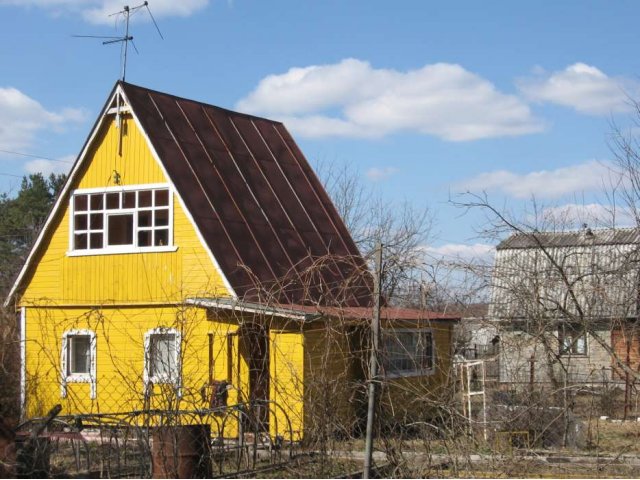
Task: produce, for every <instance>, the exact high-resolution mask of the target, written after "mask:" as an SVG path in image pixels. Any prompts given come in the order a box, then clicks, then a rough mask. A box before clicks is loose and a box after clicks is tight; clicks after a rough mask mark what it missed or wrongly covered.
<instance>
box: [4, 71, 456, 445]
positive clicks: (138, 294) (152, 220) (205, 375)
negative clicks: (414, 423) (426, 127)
mask: <svg viewBox="0 0 640 480" xmlns="http://www.w3.org/2000/svg"><path fill="white" fill-rule="evenodd" d="M372 303H373V302H372V292H371V279H370V275H369V273H368V271H367V268H366V265H365V262H364V260H363V259H362V257H361V256H360V254H359V252H358V249H357V248H356V246H355V244H354V242H353V240H352V239H351V237H350V235H349V233H348V231H347V229H346V227H345V225H344V223H343V222H342V220H341V219H340V217H339V215H338V213H337V211H336V209H335V207H334V206H333V204H332V202H331V201H330V199H329V197H328V196H327V194H326V192H325V191H324V189H323V188H322V186H321V184H320V182H319V180H318V178H317V177H316V175H315V174H314V172H313V171H312V169H311V168H310V166H309V164H308V162H307V161H306V159H305V158H304V156H303V155H302V153H301V151H300V150H299V148H298V147H297V145H296V144H295V142H294V141H293V139H292V138H291V136H290V135H289V133H288V132H287V130H286V129H285V127H284V126H283V125H282V124H281V123H278V122H274V121H270V120H266V119H263V118H258V117H254V116H249V115H243V114H240V113H236V112H232V111H228V110H224V109H221V108H218V107H214V106H211V105H207V104H204V103H201V102H196V101H192V100H187V99H184V98H179V97H175V96H172V95H168V94H165V93H160V92H156V91H153V90H149V89H146V88H142V87H139V86H135V85H132V84H128V83H124V82H117V83H116V85H115V86H114V88H113V90H112V92H111V93H110V95H109V97H108V100H107V102H106V103H105V106H104V108H103V109H102V111H101V113H100V115H99V117H98V119H97V120H96V123H95V125H94V127H93V129H92V131H91V133H90V135H89V137H88V139H87V141H86V143H85V145H84V146H83V148H82V150H81V152H80V154H79V155H78V157H77V160H76V162H75V164H74V166H73V167H72V170H71V172H70V174H69V177H68V179H67V183H66V185H65V186H64V188H63V190H62V191H61V194H60V196H59V198H58V199H57V201H56V203H55V206H54V207H53V209H52V211H51V212H50V214H49V217H48V219H47V221H46V224H45V225H44V228H43V229H42V231H41V232H40V234H39V236H38V238H37V241H36V243H35V245H34V247H33V249H32V251H31V253H30V255H29V257H28V259H27V262H26V264H25V265H24V267H23V269H22V270H21V272H20V274H19V276H18V278H17V280H16V282H15V285H14V286H13V289H12V291H11V293H10V295H9V298H8V299H7V302H6V304H7V305H11V306H15V308H16V310H17V311H18V312H19V316H20V323H21V328H20V331H21V347H22V348H21V360H22V378H21V385H22V390H21V392H22V406H23V414H24V416H25V417H31V416H36V415H40V414H42V413H43V412H45V411H47V410H48V409H49V408H50V407H51V406H52V405H55V404H57V403H61V404H62V406H63V409H64V411H63V413H67V414H74V413H119V412H131V411H136V410H143V411H144V410H145V409H147V410H148V409H154V408H158V409H180V410H192V411H196V410H201V409H207V408H210V407H211V406H212V397H215V399H216V402H219V401H221V400H220V398H222V394H223V393H225V392H226V395H228V398H227V400H226V403H227V405H236V404H240V403H243V402H244V403H246V404H247V405H252V404H257V403H260V402H261V403H262V405H267V407H266V409H265V410H264V411H263V412H262V413H261V414H260V415H261V418H262V423H263V424H264V425H266V427H265V428H269V429H270V430H271V431H272V433H278V432H279V433H280V434H283V435H284V436H285V437H291V438H292V439H294V440H297V439H300V438H301V437H302V436H303V435H304V434H305V433H306V432H308V431H310V430H311V429H312V428H315V426H317V425H318V424H320V423H323V422H324V423H323V424H324V425H326V424H327V415H333V414H335V415H336V418H339V419H340V420H339V421H338V420H336V422H335V425H336V429H339V428H351V427H352V426H353V425H354V424H355V423H356V422H357V418H358V411H359V405H360V404H361V400H362V398H361V393H362V390H363V389H362V388H361V387H362V385H363V382H364V378H365V373H364V366H363V359H364V357H365V353H366V350H367V348H366V332H367V329H366V325H367V319H368V318H370V315H371V306H372ZM452 320H453V319H452V318H448V317H446V316H445V315H439V314H434V313H431V312H424V311H416V310H398V309H391V308H385V309H384V310H383V327H384V328H385V331H386V332H387V336H386V337H383V338H384V339H385V340H384V341H383V344H384V352H385V360H384V361H383V369H384V371H385V376H386V378H387V379H388V381H389V385H391V386H390V387H389V392H390V393H389V397H388V398H392V397H393V396H394V395H400V396H402V395H403V396H404V397H402V399H401V400H400V401H401V402H402V404H403V405H404V406H405V407H406V406H407V405H411V404H412V402H413V401H414V399H415V398H418V395H417V394H411V393H410V392H412V388H413V387H411V388H408V387H409V386H415V385H418V384H422V385H424V386H425V389H426V390H425V391H429V392H431V393H434V392H437V391H438V389H439V388H440V387H442V386H443V385H444V384H445V383H446V380H447V374H448V370H449V367H450V358H451V352H450V349H451V325H452ZM390 332H392V333H393V335H391V334H390ZM220 382H226V383H227V384H228V386H226V387H225V386H224V385H225V384H224V383H222V384H221V383H220ZM221 385H222V387H223V390H224V392H223V391H222V390H220V386H221ZM393 385H397V389H396V390H394V388H395V387H394V386H393ZM216 389H217V391H215V390H216ZM393 392H396V393H393ZM407 392H409V394H410V396H409V397H407V395H408V393H407ZM216 395H218V396H216ZM398 398H401V397H398ZM216 402H213V403H214V404H215V405H214V406H220V404H219V403H216ZM420 408H421V407H416V410H417V411H418V414H419V413H420ZM223 409H224V408H223ZM318 419H322V421H320V422H319V421H318ZM285 424H287V425H288V427H287V428H288V433H287V432H285V430H286V429H285V428H283V427H282V426H283V425H285ZM278 425H280V427H278ZM338 425H340V426H339V427H338ZM236 427H237V426H234V425H231V424H229V425H228V429H229V430H228V431H225V432H223V433H224V434H225V435H226V434H229V435H233V434H234V432H236V431H237V428H236ZM223 428H227V427H223Z"/></svg>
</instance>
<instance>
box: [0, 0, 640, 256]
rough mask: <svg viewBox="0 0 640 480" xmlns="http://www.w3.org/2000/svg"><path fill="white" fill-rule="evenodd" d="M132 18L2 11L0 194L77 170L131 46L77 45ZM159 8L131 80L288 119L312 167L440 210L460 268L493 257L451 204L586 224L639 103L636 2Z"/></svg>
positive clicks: (140, 16) (438, 247)
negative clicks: (531, 205) (75, 162)
mask: <svg viewBox="0 0 640 480" xmlns="http://www.w3.org/2000/svg"><path fill="white" fill-rule="evenodd" d="M124 3H125V2H123V1H115V2H114V1H112V0H0V32H2V33H1V35H2V43H1V44H0V45H1V46H0V64H1V65H2V75H0V150H2V151H3V152H0V173H1V174H2V175H0V190H1V191H4V192H14V191H15V189H16V188H17V186H18V185H19V181H20V179H19V177H20V176H21V175H24V174H25V173H28V172H31V171H35V170H40V169H44V170H47V171H50V170H51V169H55V170H56V171H64V170H65V169H66V168H68V167H69V166H70V163H64V162H69V161H70V160H72V159H73V157H74V156H75V155H76V154H77V152H78V151H79V149H80V147H81V146H82V144H83V142H84V140H85V138H86V136H87V135H88V132H89V129H90V128H91V126H92V124H93V122H94V120H95V117H96V115H97V113H98V111H99V109H100V108H101V107H102V104H103V102H104V100H105V97H106V95H107V94H108V93H109V91H110V89H111V87H112V86H113V83H114V82H115V81H116V80H117V79H118V77H119V75H120V70H119V68H120V67H119V65H120V54H119V52H120V50H119V47H117V46H102V45H101V44H100V41H98V40H90V39H78V38H73V37H72V36H71V35H73V34H78V35H83V34H85V35H86V34H89V35H91V34H93V35H118V34H120V33H121V32H122V28H121V27H122V24H121V23H120V24H118V25H116V23H115V18H114V17H108V16H107V15H108V13H112V12H116V11H118V10H119V9H120V8H121V7H122V6H123V4H124ZM138 3H140V2H132V3H131V5H132V6H133V5H137V4H138ZM149 3H150V7H151V10H152V11H153V13H154V15H155V17H156V19H157V21H158V23H159V25H160V28H161V30H162V33H163V35H164V37H165V39H164V40H161V39H160V38H159V37H158V35H157V33H156V32H155V29H154V27H153V25H152V24H151V23H150V22H149V21H148V16H147V14H146V12H144V11H140V12H139V13H137V14H136V15H135V16H134V17H133V24H132V33H133V35H134V37H135V43H136V46H137V47H138V49H139V51H140V54H139V55H137V54H136V53H135V52H130V60H129V66H128V70H127V80H128V81H130V82H132V83H135V84H139V85H143V86H146V87H149V88H153V89H157V90H161V91H165V92H169V93H173V94H176V95H180V96H185V97H189V98H194V99H197V100H201V101H205V102H208V103H212V104H215V105H219V106H223V107H227V108H232V109H239V110H242V111H246V112H249V113H255V114H258V115H262V116H266V117H269V118H274V119H280V120H283V121H284V122H285V124H286V125H287V126H288V128H289V129H290V130H291V131H292V133H293V135H294V137H295V138H296V140H297V141H298V143H299V144H300V146H301V148H302V150H303V151H304V152H305V154H306V155H307V157H308V158H309V160H310V161H311V162H312V163H316V162H318V161H320V162H327V161H330V162H338V163H341V162H349V163H351V164H352V165H353V167H354V168H355V170H356V171H357V172H358V174H359V175H361V176H362V179H363V181H364V182H366V183H367V184H368V185H370V186H371V187H373V188H375V189H376V190H377V191H379V192H380V194H381V195H383V196H384V198H385V199H388V201H389V202H396V201H403V200H408V201H410V202H412V203H415V204H417V205H428V206H429V207H430V208H432V209H433V211H434V212H435V215H436V220H437V225H436V231H435V232H434V234H435V235H434V238H433V243H432V245H431V247H432V249H434V251H438V252H442V253H447V254H453V253H460V254H465V255H466V254H471V253H482V252H483V251H486V250H487V249H488V247H486V246H485V242H486V241H485V240H483V239H478V238H476V234H475V231H476V230H477V229H478V228H479V227H480V226H481V222H482V218H483V217H482V215H479V214H478V213H475V214H474V213H472V214H469V215H466V216H462V217H461V216H460V215H461V214H462V212H461V211H460V210H456V209H455V208H453V207H452V206H450V205H449V204H448V203H447V201H448V199H449V197H450V196H455V195H456V194H457V193H459V192H463V191H466V190H471V191H474V192H482V191H486V192H487V193H488V195H489V198H490V199H491V200H492V201H493V202H495V203H496V204H497V205H499V206H506V207H508V208H513V209H515V210H519V209H520V208H522V206H523V205H524V204H526V203H527V202H528V201H529V199H530V197H531V195H535V197H536V200H537V201H538V202H540V204H541V205H543V208H544V207H546V208H551V207H553V208H556V211H563V210H562V209H563V208H566V207H565V206H566V205H571V204H579V206H578V207H571V208H573V210H571V212H570V214H569V216H570V217H571V218H572V219H574V220H575V221H576V222H577V223H581V222H582V221H583V220H587V221H588V220H590V217H589V215H591V214H595V213H597V212H598V211H599V208H600V207H601V206H602V205H600V203H602V202H603V200H602V198H603V197H602V194H601V193H600V190H601V186H602V180H603V178H605V177H607V175H608V170H607V167H608V162H609V161H610V160H611V157H612V154H611V151H610V148H609V146H608V137H609V136H610V134H611V123H612V121H615V122H617V123H618V124H620V125H622V126H625V125H627V124H629V119H630V118H631V116H632V111H631V108H630V106H629V105H628V96H630V97H632V98H640V78H639V77H638V73H639V72H640V65H639V63H640V56H638V55H637V45H638V44H639V38H638V37H639V35H640V34H638V32H637V27H636V22H637V19H638V18H640V3H638V2H631V1H627V2H625V1H618V2H605V1H599V2H595V1H563V2H557V1H547V2H543V1H539V2H529V3H524V2H513V1H491V2H477V1H468V2H462V1H458V2H456V1H451V2H427V1H424V0H423V1H419V0H416V1H403V2H383V1H375V0H373V1H372V0H369V1H365V0H363V1H355V0H354V1H337V0H335V1H334V0H325V1H316V2H311V1H307V2H305V1H299V0H298V1H293V0H292V1H284V0H283V1H277V0H274V1H271V2H258V1H246V0H233V1H224V0H219V1H216V0H210V1H207V0H182V1H181V2H175V1H171V0H150V2H149ZM7 151H9V152H19V153H23V154H30V155H36V156H42V157H46V158H49V159H54V160H62V161H56V162H52V161H46V160H42V159H40V160H38V159H35V158H32V157H27V156H22V155H16V154H13V153H5V152H7ZM598 202H600V203H598Z"/></svg>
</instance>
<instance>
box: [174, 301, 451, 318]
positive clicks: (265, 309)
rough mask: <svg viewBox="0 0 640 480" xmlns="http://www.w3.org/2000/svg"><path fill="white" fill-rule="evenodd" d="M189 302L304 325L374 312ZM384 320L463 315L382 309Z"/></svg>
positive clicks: (391, 308) (347, 309) (308, 306)
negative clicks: (283, 319) (322, 319)
mask: <svg viewBox="0 0 640 480" xmlns="http://www.w3.org/2000/svg"><path fill="white" fill-rule="evenodd" d="M186 303H188V304H190V305H197V306H200V307H205V308H214V309H220V310H230V311H236V312H247V313H259V314H263V315H271V316H274V317H284V318H291V319H294V320H300V321H303V322H309V321H313V320H316V319H318V318H320V317H327V316H328V317H335V318H343V319H347V320H367V319H369V318H371V315H372V309H371V308H367V307H335V306H324V305H297V304H279V303H276V304H264V303H254V302H245V301H242V300H238V299H235V298H229V297H219V298H190V299H187V301H186ZM380 318H381V320H425V321H449V322H457V321H459V320H460V316H459V315H450V314H445V313H441V312H433V311H430V310H421V309H417V308H396V307H382V308H381V309H380Z"/></svg>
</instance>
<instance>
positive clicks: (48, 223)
mask: <svg viewBox="0 0 640 480" xmlns="http://www.w3.org/2000/svg"><path fill="white" fill-rule="evenodd" d="M121 91H122V89H121V88H120V85H118V87H117V88H116V89H115V90H114V92H113V94H112V95H111V96H110V97H109V100H107V102H106V103H105V105H104V107H103V108H102V111H101V112H100V117H99V120H98V121H97V122H96V124H95V126H94V127H93V130H92V131H91V134H90V135H89V138H88V139H87V141H86V142H85V144H84V148H83V149H82V152H80V155H78V158H77V159H76V162H75V163H74V165H73V168H72V169H71V172H69V176H68V177H67V181H66V182H65V184H64V187H62V191H61V192H60V194H59V195H58V198H57V199H56V203H55V204H54V206H53V208H52V209H51V211H50V212H49V216H48V217H47V220H46V222H45V223H44V226H43V227H42V229H41V230H40V233H39V234H38V237H37V238H36V241H35V243H34V244H33V247H32V248H31V251H30V252H29V256H28V257H27V260H26V262H25V263H24V265H23V266H22V269H21V270H20V273H19V274H18V277H17V278H16V281H15V282H14V284H13V286H12V287H11V291H10V292H9V295H8V296H7V298H6V300H5V301H4V304H3V305H4V307H5V308H7V307H8V306H9V304H10V303H11V299H12V298H13V296H14V295H15V293H16V290H17V289H18V286H19V285H20V284H21V283H22V280H23V279H24V276H25V274H26V273H27V271H28V270H29V267H30V266H31V263H32V262H33V257H34V256H35V253H36V252H37V251H38V249H39V248H40V245H41V244H42V242H43V240H44V237H45V235H46V234H47V233H48V231H49V228H50V226H51V223H52V222H53V219H54V218H55V217H56V215H57V214H58V211H59V210H60V208H61V205H62V204H63V203H64V202H63V199H64V198H66V196H67V193H68V192H69V189H70V188H71V185H72V184H73V182H74V180H75V177H76V175H77V174H78V172H79V171H80V167H81V166H82V165H83V164H84V160H85V158H86V156H87V152H88V151H89V148H90V147H91V145H93V141H94V140H95V137H96V135H97V134H98V132H99V131H100V128H102V125H103V123H104V119H105V117H106V115H107V111H108V108H109V105H111V102H113V99H114V98H115V96H116V95H118V94H121Z"/></svg>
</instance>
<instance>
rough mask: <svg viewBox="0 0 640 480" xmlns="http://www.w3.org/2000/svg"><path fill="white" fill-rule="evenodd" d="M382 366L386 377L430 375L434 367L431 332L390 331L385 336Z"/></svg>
mask: <svg viewBox="0 0 640 480" xmlns="http://www.w3.org/2000/svg"><path fill="white" fill-rule="evenodd" d="M382 358H383V362H382V366H383V369H384V373H385V375H398V376H401V375H417V374H421V373H428V372H429V371H430V370H432V369H433V366H434V349H433V334H432V332H431V330H395V331H393V330H390V331H387V332H385V333H384V335H383V346H382Z"/></svg>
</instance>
